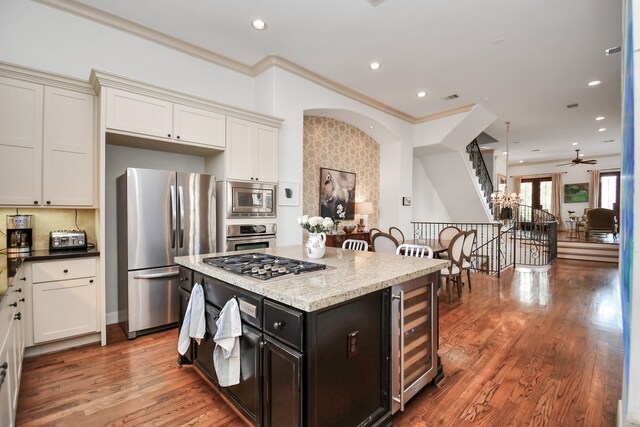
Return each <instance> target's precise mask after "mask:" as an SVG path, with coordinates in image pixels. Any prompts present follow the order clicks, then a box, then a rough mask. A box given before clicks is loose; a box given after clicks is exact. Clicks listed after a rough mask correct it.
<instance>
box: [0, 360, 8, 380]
mask: <svg viewBox="0 0 640 427" xmlns="http://www.w3.org/2000/svg"><path fill="white" fill-rule="evenodd" d="M5 365H6V363H5ZM6 376H7V371H6V370H4V369H3V370H2V372H0V385H2V384H3V383H4V378H5V377H6Z"/></svg>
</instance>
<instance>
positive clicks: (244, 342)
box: [176, 245, 448, 426]
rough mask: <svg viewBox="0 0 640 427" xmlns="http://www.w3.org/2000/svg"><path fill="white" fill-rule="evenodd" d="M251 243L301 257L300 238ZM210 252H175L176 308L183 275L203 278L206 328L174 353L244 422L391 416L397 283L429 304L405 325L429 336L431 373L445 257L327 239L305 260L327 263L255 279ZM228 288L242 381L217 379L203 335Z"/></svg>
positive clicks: (352, 421) (366, 420)
mask: <svg viewBox="0 0 640 427" xmlns="http://www.w3.org/2000/svg"><path fill="white" fill-rule="evenodd" d="M253 252H256V253H260V254H268V255H274V256H280V257H286V258H291V259H297V260H305V261H309V260H308V258H306V255H305V253H304V247H303V246H302V245H299V246H288V247H278V248H270V249H266V250H256V251H253ZM216 255H224V254H210V255H199V256H186V257H178V258H176V262H177V263H178V264H180V265H182V266H183V267H185V269H183V270H182V271H181V278H180V280H181V284H182V285H181V287H182V289H181V291H180V292H181V295H180V300H181V312H182V315H184V311H185V309H186V304H187V302H188V299H189V296H190V295H189V291H190V290H191V287H190V286H187V285H185V283H200V284H202V285H203V288H204V294H205V299H206V303H207V311H206V318H207V333H208V335H209V338H208V339H207V338H205V340H203V341H202V342H201V343H200V344H195V343H192V346H191V347H192V351H191V352H190V353H187V354H186V355H185V357H183V358H181V359H180V360H181V362H183V363H193V364H194V365H195V366H196V367H197V368H198V370H199V371H200V372H201V373H202V374H203V375H204V376H205V377H206V378H207V379H208V380H210V381H211V382H212V384H213V385H214V386H215V387H216V388H218V389H219V390H220V391H221V392H222V393H223V395H225V397H226V398H227V400H229V401H230V402H231V403H232V404H233V405H234V406H235V407H236V409H237V410H239V411H240V413H242V414H243V415H244V416H245V418H246V419H247V420H248V421H249V423H251V424H252V425H264V426H286V425H292V426H293V425H295V426H300V425H308V426H323V425H344V426H349V425H354V426H355V425H363V426H368V425H387V424H389V423H390V419H391V411H392V404H393V401H394V400H397V399H396V396H395V393H393V392H392V383H393V381H392V380H393V378H394V376H399V375H400V374H399V373H397V372H396V373H392V370H393V371H397V369H395V370H394V369H392V367H393V365H398V366H399V367H401V366H402V363H400V362H398V363H396V360H395V359H396V358H395V357H392V353H393V350H392V346H394V347H402V345H401V344H399V343H402V340H401V339H400V340H398V337H399V336H400V335H402V334H401V333H400V332H394V325H392V317H394V316H393V313H392V312H393V310H392V306H395V305H399V304H392V298H393V299H394V300H395V299H401V298H402V297H400V296H396V295H393V297H392V295H391V289H392V287H395V286H400V285H404V284H419V285H420V286H421V288H422V289H424V291H417V293H416V291H412V292H413V293H414V295H417V296H415V297H412V298H414V300H419V299H420V295H423V296H424V295H426V296H428V301H430V303H429V304H427V303H426V302H424V303H423V304H422V305H423V309H424V313H422V314H421V317H422V318H425V319H426V321H425V323H424V325H426V326H416V327H413V329H416V330H420V329H422V330H423V332H422V333H423V335H424V336H425V339H426V340H428V341H429V342H432V343H434V344H433V345H434V347H433V348H434V350H433V351H432V350H431V349H423V350H421V353H422V354H423V355H424V358H426V359H428V360H427V362H429V363H431V370H432V371H433V374H432V375H431V376H430V377H429V378H433V376H435V370H436V369H437V366H436V365H437V363H436V362H435V361H436V357H437V354H436V351H435V349H437V298H436V297H435V289H436V286H437V280H438V272H439V270H440V269H441V268H443V267H445V266H447V265H448V261H444V260H432V259H425V258H411V257H402V256H397V255H392V254H381V253H374V252H359V251H347V250H342V249H334V248H327V250H326V254H325V257H324V258H322V259H320V260H312V261H315V262H317V263H319V264H323V265H326V269H324V270H321V271H316V272H309V273H301V274H288V275H286V276H283V277H278V278H276V279H273V280H265V281H262V280H258V279H254V278H252V277H248V276H242V275H238V274H235V273H233V272H230V271H226V270H224V269H222V268H219V267H212V266H210V265H207V264H206V263H205V262H203V259H206V258H208V257H212V256H216ZM394 289H395V288H394ZM234 297H235V298H237V300H238V302H239V305H240V310H241V318H242V324H243V335H242V337H241V338H240V344H241V345H240V348H241V366H242V368H241V370H242V374H241V382H240V384H238V385H235V386H231V387H219V386H218V381H217V376H216V373H215V369H214V368H213V361H212V360H211V359H212V356H211V355H212V352H213V348H214V346H215V343H213V341H212V339H211V338H210V336H212V335H214V334H215V330H216V326H215V320H216V319H217V317H218V315H219V310H220V308H221V307H222V306H223V305H224V303H225V302H226V301H227V300H228V299H230V298H234ZM407 301H408V300H407ZM425 301H427V300H425ZM417 309H418V308H416V310H417ZM396 311H398V310H396ZM416 314H419V313H417V312H416ZM181 318H182V317H181ZM414 321H415V319H414ZM393 323H400V322H398V321H397V319H396V320H395V321H394V322H393ZM420 357H422V356H420ZM431 361H433V362H431ZM400 370H401V371H402V369H400ZM396 374H397V375H396ZM407 375H409V374H407ZM400 395H404V393H400ZM401 397H402V396H401ZM402 404H404V402H403V403H402Z"/></svg>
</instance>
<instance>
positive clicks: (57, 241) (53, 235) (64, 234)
mask: <svg viewBox="0 0 640 427" xmlns="http://www.w3.org/2000/svg"><path fill="white" fill-rule="evenodd" d="M67 249H87V233H86V232H85V231H84V230H73V231H69V230H58V231H51V232H50V233H49V250H51V251H57V250H67Z"/></svg>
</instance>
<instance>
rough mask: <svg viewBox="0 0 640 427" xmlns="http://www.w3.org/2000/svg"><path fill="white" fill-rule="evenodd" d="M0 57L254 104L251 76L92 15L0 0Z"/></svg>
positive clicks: (245, 105)
mask: <svg viewBox="0 0 640 427" xmlns="http://www.w3.org/2000/svg"><path fill="white" fill-rule="evenodd" d="M0 41H1V42H0V60H1V61H5V62H11V63H15V64H19V65H23V66H27V67H32V68H36V69H41V70H44V71H50V72H54V73H59V74H63V75H65V76H70V77H76V78H79V79H83V80H88V79H89V75H90V73H91V69H92V68H97V69H101V70H105V71H109V72H112V73H116V74H121V75H123V76H127V77H131V78H134V79H138V80H142V81H145V82H148V83H153V84H156V85H159V86H165V87H167V88H171V89H175V90H179V91H182V92H186V93H190V94H194V95H198V96H201V97H204V98H209V99H212V100H214V101H217V102H221V103H226V104H231V105H233V106H237V107H242V108H247V109H254V79H253V78H251V77H249V76H246V75H243V74H239V73H237V72H234V71H231V70H229V69H226V68H223V67H220V66H217V65H214V64H212V63H210V62H207V61H204V60H201V59H198V58H194V57H193V56H190V55H186V54H183V53H180V52H177V51H175V50H172V49H169V48H166V47H163V46H160V45H159V44H157V43H153V42H151V41H148V40H145V39H142V38H140V37H136V36H134V35H131V34H128V33H125V32H122V31H119V30H116V29H113V28H110V27H107V26H105V25H101V24H97V23H95V22H93V21H89V20H87V19H84V18H81V17H78V16H75V15H71V14H68V13H65V12H62V11H60V10H58V9H55V8H52V7H48V6H44V5H42V4H40V3H37V2H33V1H24V0H2V1H0Z"/></svg>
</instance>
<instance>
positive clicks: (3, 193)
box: [0, 77, 95, 206]
mask: <svg viewBox="0 0 640 427" xmlns="http://www.w3.org/2000/svg"><path fill="white" fill-rule="evenodd" d="M94 124H95V123H94V96H93V95H90V94H87V93H82V92H75V91H72V90H67V89H61V88H57V87H50V86H45V85H41V84H34V83H31V82H27V81H22V80H15V79H9V78H4V77H0V158H2V159H7V160H8V161H5V162H4V164H3V167H2V168H0V182H6V183H11V185H5V186H1V187H0V205H45V206H92V205H93V203H94V189H95V180H94V179H95V177H94V170H95V158H94V146H95V132H94V129H95V128H94Z"/></svg>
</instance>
